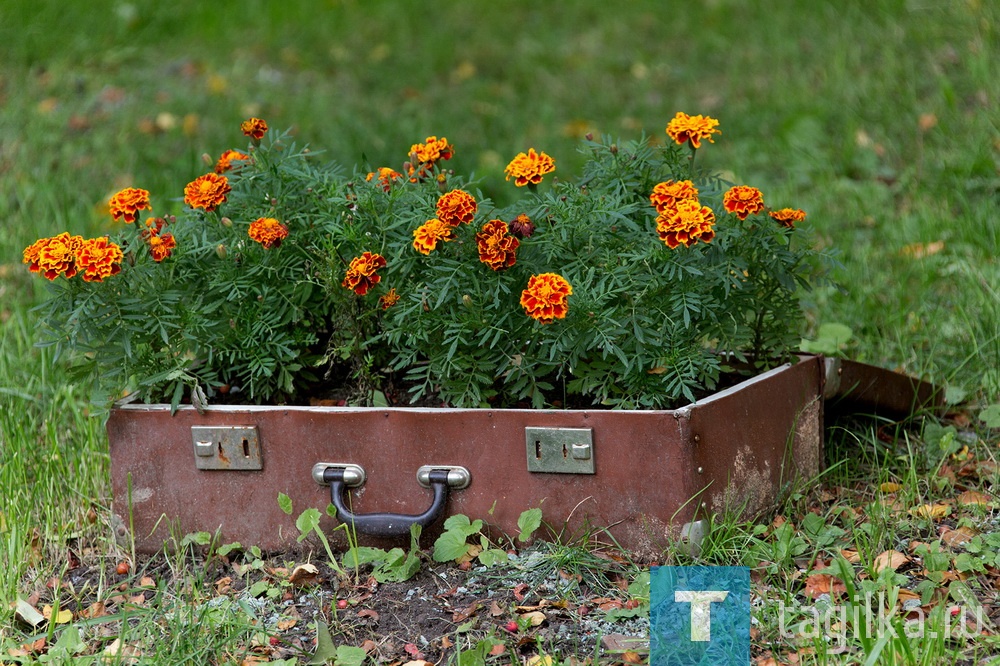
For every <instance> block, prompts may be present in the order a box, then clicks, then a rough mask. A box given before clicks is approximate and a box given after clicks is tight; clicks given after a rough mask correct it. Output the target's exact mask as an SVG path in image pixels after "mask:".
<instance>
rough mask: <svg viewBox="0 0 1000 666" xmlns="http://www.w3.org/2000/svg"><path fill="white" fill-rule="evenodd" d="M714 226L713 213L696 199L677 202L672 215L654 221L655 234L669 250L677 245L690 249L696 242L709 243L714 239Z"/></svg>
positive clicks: (662, 216) (665, 215) (667, 214)
mask: <svg viewBox="0 0 1000 666" xmlns="http://www.w3.org/2000/svg"><path fill="white" fill-rule="evenodd" d="M714 226H715V213H713V212H712V209H711V208H709V207H708V206H702V205H701V203H700V202H699V201H698V200H697V199H684V200H683V201H679V202H677V207H676V208H675V209H674V211H673V212H672V213H665V214H663V215H660V216H659V217H658V218H657V219H656V232H657V233H658V234H659V236H660V240H662V241H663V242H664V243H666V244H667V247H669V248H670V249H671V250H672V249H674V248H676V247H677V246H678V245H683V246H685V247H690V246H691V245H694V244H695V243H697V242H698V241H701V242H703V243H708V242H711V240H712V239H713V238H715V230H714V229H713V227H714Z"/></svg>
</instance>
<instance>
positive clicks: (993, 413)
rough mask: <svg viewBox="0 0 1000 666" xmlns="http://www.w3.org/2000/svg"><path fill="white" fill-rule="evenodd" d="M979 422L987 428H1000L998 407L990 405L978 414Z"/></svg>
mask: <svg viewBox="0 0 1000 666" xmlns="http://www.w3.org/2000/svg"><path fill="white" fill-rule="evenodd" d="M979 420H980V421H982V422H983V423H985V424H986V427H987V428H1000V405H990V406H989V407H987V408H986V409H984V410H983V411H981V412H979Z"/></svg>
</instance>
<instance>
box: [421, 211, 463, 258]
mask: <svg viewBox="0 0 1000 666" xmlns="http://www.w3.org/2000/svg"><path fill="white" fill-rule="evenodd" d="M454 239H455V231H454V227H452V226H451V225H450V224H448V223H447V222H442V221H441V220H437V219H434V220H427V221H426V222H424V223H423V224H421V225H420V226H419V227H417V228H416V229H414V230H413V249H415V250H416V251H417V252H419V253H420V254H430V253H431V252H432V251H433V250H434V248H436V247H437V244H438V241H450V240H454Z"/></svg>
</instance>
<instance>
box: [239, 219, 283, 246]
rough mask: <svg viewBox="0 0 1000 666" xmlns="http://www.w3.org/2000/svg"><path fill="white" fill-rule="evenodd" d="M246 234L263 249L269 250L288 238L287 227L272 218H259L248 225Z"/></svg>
mask: <svg viewBox="0 0 1000 666" xmlns="http://www.w3.org/2000/svg"><path fill="white" fill-rule="evenodd" d="M247 234H248V235H249V236H250V238H251V239H252V240H255V241H257V242H258V243H260V244H261V245H263V246H264V249H266V250H270V249H271V248H274V247H278V246H279V245H281V241H283V240H284V239H286V238H288V227H286V226H285V225H283V224H282V223H281V222H279V221H278V220H276V219H274V218H273V217H259V218H257V219H256V220H254V221H253V222H251V223H250V228H249V229H247Z"/></svg>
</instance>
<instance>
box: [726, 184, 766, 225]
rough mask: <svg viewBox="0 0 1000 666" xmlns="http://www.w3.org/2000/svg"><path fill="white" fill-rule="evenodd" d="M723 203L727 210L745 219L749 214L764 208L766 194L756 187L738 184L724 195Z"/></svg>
mask: <svg viewBox="0 0 1000 666" xmlns="http://www.w3.org/2000/svg"><path fill="white" fill-rule="evenodd" d="M722 205H723V206H724V207H725V208H726V211H727V212H729V213H735V214H736V217H738V218H740V219H741V220H745V219H747V216H748V215H753V214H754V213H759V212H760V211H762V210H764V196H763V195H762V194H761V193H760V190H758V189H757V188H756V187H748V186H746V185H736V186H735V187H731V188H729V190H728V191H727V192H726V193H725V194H723V195H722Z"/></svg>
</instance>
